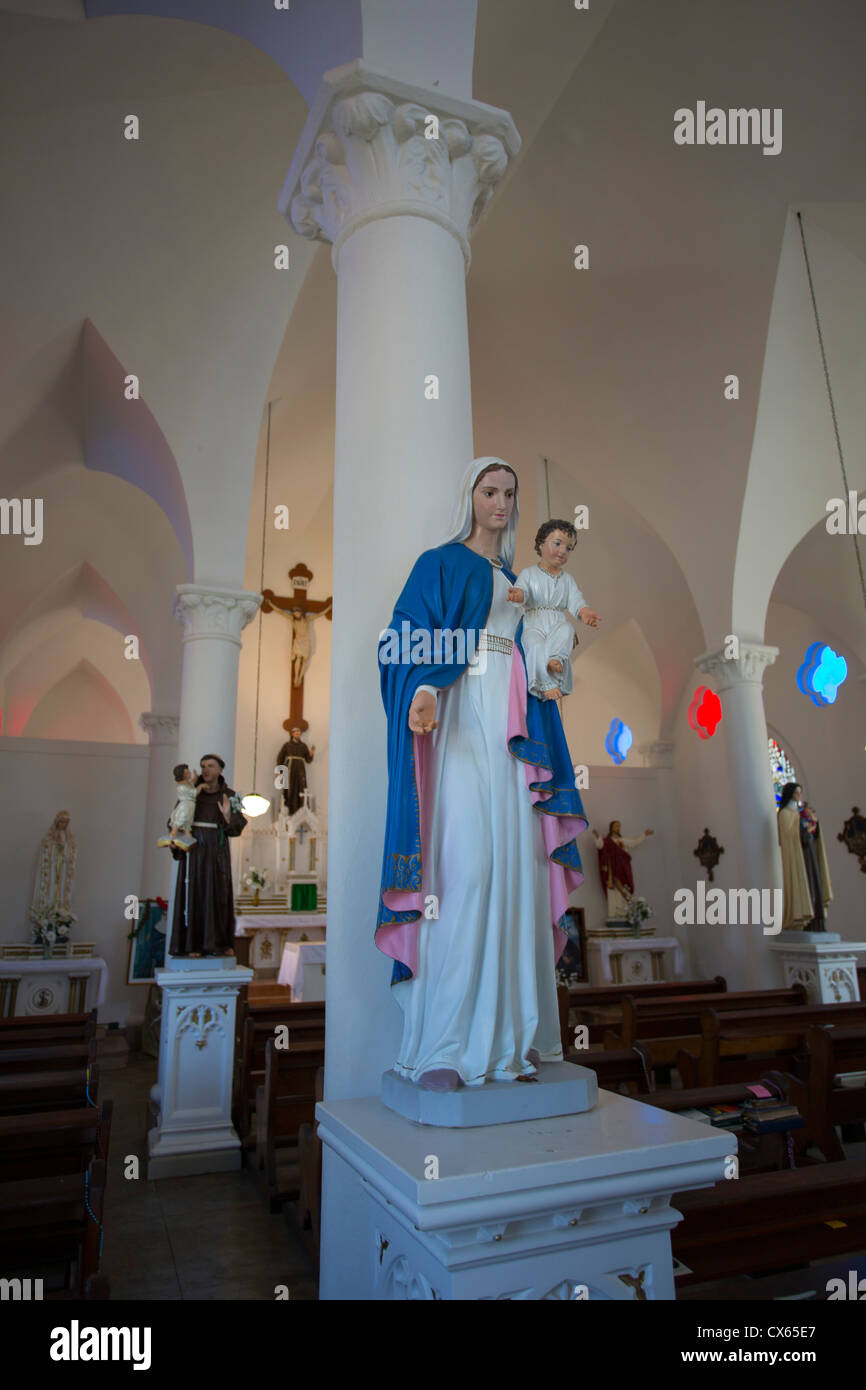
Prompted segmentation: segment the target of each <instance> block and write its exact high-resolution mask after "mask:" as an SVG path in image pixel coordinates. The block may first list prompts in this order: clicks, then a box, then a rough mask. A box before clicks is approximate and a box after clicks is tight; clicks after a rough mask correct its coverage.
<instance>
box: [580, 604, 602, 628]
mask: <svg viewBox="0 0 866 1390" xmlns="http://www.w3.org/2000/svg"><path fill="white" fill-rule="evenodd" d="M577 616H578V617H579V618H580V621H581V622H582V623H583V625H584V627H598V625H599V623H600V622H601V618H600V617H599V615H598V613H596V612H595V610H594V609H592V608H581V610H580V612H579V613H578V615H577Z"/></svg>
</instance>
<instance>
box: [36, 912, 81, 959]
mask: <svg viewBox="0 0 866 1390" xmlns="http://www.w3.org/2000/svg"><path fill="white" fill-rule="evenodd" d="M30 921H31V924H32V930H33V945H34V946H41V947H42V955H43V957H44V958H45V960H49V959H50V958H51V956H53V955H54V948H55V946H56V945H57V944H58V943H59V944H63V945H65V944H67V943H68V941H69V929H70V927H71V926H72V923H73V922H77V921H78V918H77V917H76V916H75V913H74V912H68V911H66V910H64V909H63V908H52V910H51V911H50V912H42V913H39V914H38V915H37V914H35V913H34V914H32V915H31V918H30Z"/></svg>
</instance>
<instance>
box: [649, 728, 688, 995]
mask: <svg viewBox="0 0 866 1390" xmlns="http://www.w3.org/2000/svg"><path fill="white" fill-rule="evenodd" d="M675 748H676V745H675V744H674V743H671V742H669V741H667V740H664V739H657V740H656V741H655V742H653V743H642V744H640V745H639V747H638V750H637V751H638V752H639V753H640V754H641V756H642V757H643V760H644V766H645V767H651V768H653V770H654V771H655V772H656V775H657V781H656V787H657V791H658V797H657V810H656V811H655V812H654V813H653V820H654V822H655V823H654V824H652V823H651V822H649V821H648V822H647V824H652V829H653V830H654V831H655V832H656V834H657V835H658V845H659V850H660V851H661V854H662V860H663V863H664V879H665V888H666V889H667V891H668V894H669V896H668V897H667V899H666V900H665V902H664V903H651V906H652V907H653V908H655V911H656V916H655V918H654V919H653V922H652V925H653V926H654V927H655V928H656V931H657V932H658V934H659V936H675V937H676V938H677V940H678V941H679V943H680V945H681V946H682V948H683V951H684V953H685V958H686V962H687V964H686V966H685V968H684V974H685V978H686V979H692V978H693V976H692V960H691V950H690V947H691V942H690V941H689V940H688V938H687V936H686V934H685V933H684V932H683V931H682V929H681V928H680V929H678V928H677V927H675V926H674V925H673V923H672V920H671V906H670V905H671V901H672V895H673V893H674V891H675V890H676V889H677V888H682V887H684V886H686V885H685V884H684V883H683V875H684V874H685V873H686V872H688V873H691V867H689V869H688V870H686V869H684V868H683V867H682V863H681V861H680V848H679V830H678V825H677V811H676V794H675V788H674V751H675Z"/></svg>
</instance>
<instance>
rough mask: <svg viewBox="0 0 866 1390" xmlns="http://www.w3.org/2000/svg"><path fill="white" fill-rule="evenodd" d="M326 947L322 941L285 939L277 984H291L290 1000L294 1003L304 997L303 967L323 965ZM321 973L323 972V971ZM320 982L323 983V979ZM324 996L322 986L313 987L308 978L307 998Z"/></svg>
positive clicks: (321, 997) (322, 997)
mask: <svg viewBox="0 0 866 1390" xmlns="http://www.w3.org/2000/svg"><path fill="white" fill-rule="evenodd" d="M326 949H327V947H326V945H325V942H324V941H287V942H286V944H285V946H284V947H283V958H282V960H281V962H280V973H279V975H278V976H277V984H278V985H289V986H291V990H292V1000H293V1001H294V1002H295V1003H300V1002H301V1000H302V999H303V998H304V970H305V968H306V967H307V966H310V965H321V966H323V967H324V964H325V951H326ZM322 973H323V974H324V971H323V972H322ZM316 983H318V982H316ZM322 984H323V985H324V980H323V981H322ZM324 997H325V991H324V988H321V989H318V988H315V986H313V984H312V981H309V980H308V983H307V998H308V999H324Z"/></svg>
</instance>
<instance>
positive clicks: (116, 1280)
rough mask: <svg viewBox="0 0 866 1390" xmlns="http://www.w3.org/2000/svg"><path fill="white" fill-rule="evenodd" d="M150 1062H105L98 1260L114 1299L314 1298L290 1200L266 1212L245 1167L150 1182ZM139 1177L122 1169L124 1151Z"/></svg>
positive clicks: (152, 1073) (152, 1067) (152, 1075)
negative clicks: (105, 1144) (109, 1107)
mask: <svg viewBox="0 0 866 1390" xmlns="http://www.w3.org/2000/svg"><path fill="white" fill-rule="evenodd" d="M155 1081H156V1062H155V1061H153V1060H152V1059H151V1058H149V1057H143V1056H140V1055H139V1056H133V1057H131V1058H130V1064H129V1066H128V1067H125V1068H124V1069H123V1070H120V1071H110V1072H103V1073H102V1075H101V1077H100V1087H99V1092H100V1099H105V1100H111V1101H112V1102H113V1105H114V1113H113V1116H112V1125H111V1154H110V1164H109V1177H108V1185H107V1192H106V1206H105V1222H104V1225H105V1237H104V1246H103V1256H102V1267H103V1269H104V1270H105V1272H106V1274H107V1275H108V1278H109V1280H110V1283H111V1297H112V1300H115V1299H145V1300H149V1299H208V1300H213V1299H231V1300H236V1299H269V1300H273V1299H274V1297H275V1292H274V1290H275V1287H276V1286H277V1285H285V1286H286V1287H287V1288H288V1291H289V1297H290V1299H292V1300H297V1299H302V1300H310V1299H315V1298H316V1274H315V1270H314V1268H313V1266H312V1264H311V1262H310V1260H309V1258H308V1256H307V1253H306V1251H305V1249H304V1247H303V1245H302V1244H301V1241H300V1239H299V1237H298V1235H297V1234H296V1232H295V1229H294V1226H293V1218H294V1209H293V1208H292V1207H289V1208H287V1209H286V1212H285V1213H284V1214H282V1215H277V1216H271V1215H270V1214H269V1212H268V1208H267V1203H266V1201H265V1198H264V1196H263V1195H262V1192H261V1189H260V1188H259V1185H258V1183H257V1182H256V1180H255V1178H254V1177H253V1175H252V1174H251V1173H248V1172H241V1171H239V1172H237V1173H212V1174H208V1175H205V1176H202V1177H195V1178H162V1179H160V1180H159V1181H158V1182H148V1180H147V1178H146V1176H144V1175H145V1173H146V1171H147V1163H146V1152H147V1150H146V1143H145V1124H146V1117H147V1103H148V1096H149V1093H150V1088H151V1086H152V1085H153V1084H154V1082H155ZM133 1154H134V1155H137V1156H138V1158H139V1169H140V1172H141V1174H142V1176H141V1177H139V1178H127V1177H125V1176H124V1169H125V1167H126V1168H127V1169H128V1168H129V1167H130V1166H131V1165H128V1163H127V1159H128V1158H129V1156H130V1155H133Z"/></svg>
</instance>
